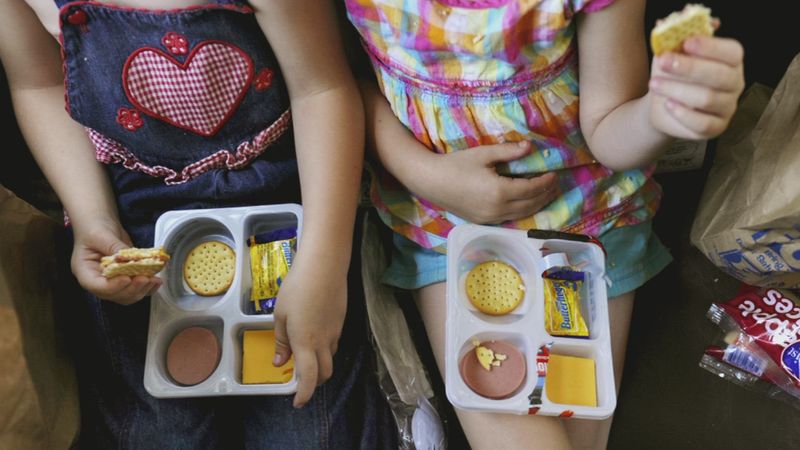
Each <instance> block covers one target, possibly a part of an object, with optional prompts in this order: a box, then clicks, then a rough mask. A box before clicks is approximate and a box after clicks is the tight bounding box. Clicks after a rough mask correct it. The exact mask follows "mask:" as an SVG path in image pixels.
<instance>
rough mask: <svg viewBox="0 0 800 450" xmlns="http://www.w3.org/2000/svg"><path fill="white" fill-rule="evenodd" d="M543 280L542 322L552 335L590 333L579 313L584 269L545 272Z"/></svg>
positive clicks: (585, 334) (573, 335)
mask: <svg viewBox="0 0 800 450" xmlns="http://www.w3.org/2000/svg"><path fill="white" fill-rule="evenodd" d="M542 281H543V284H544V325H545V329H546V330H547V332H548V333H550V335H552V336H568V337H579V338H586V337H589V328H588V327H587V326H586V322H585V321H584V320H583V315H581V291H582V289H583V283H584V273H583V272H579V271H574V270H568V269H565V268H562V269H561V270H557V271H553V272H550V273H546V274H545V275H544V276H543V278H542Z"/></svg>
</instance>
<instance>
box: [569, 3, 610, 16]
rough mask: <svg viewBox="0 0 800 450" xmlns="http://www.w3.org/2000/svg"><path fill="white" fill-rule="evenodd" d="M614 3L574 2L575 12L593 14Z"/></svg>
mask: <svg viewBox="0 0 800 450" xmlns="http://www.w3.org/2000/svg"><path fill="white" fill-rule="evenodd" d="M612 3H614V0H572V8H573V11H574V12H576V13H577V12H585V13H593V12H595V11H600V10H601V9H603V8H605V7H606V6H608V5H610V4H612Z"/></svg>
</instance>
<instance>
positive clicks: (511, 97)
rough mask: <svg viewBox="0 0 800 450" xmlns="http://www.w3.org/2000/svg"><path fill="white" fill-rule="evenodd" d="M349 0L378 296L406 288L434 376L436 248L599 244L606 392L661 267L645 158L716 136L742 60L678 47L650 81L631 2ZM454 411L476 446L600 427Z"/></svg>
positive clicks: (559, 443)
mask: <svg viewBox="0 0 800 450" xmlns="http://www.w3.org/2000/svg"><path fill="white" fill-rule="evenodd" d="M345 3H346V5H347V11H348V14H349V17H350V20H351V22H352V23H353V25H354V26H355V27H356V28H357V29H358V32H359V34H360V35H361V37H362V39H363V42H364V47H365V48H366V50H367V52H368V53H369V55H370V57H371V59H372V63H373V67H374V69H375V73H376V75H377V81H378V87H379V90H378V89H374V88H371V89H370V88H367V90H366V92H367V93H368V94H367V95H365V97H366V105H367V123H368V126H367V135H368V136H371V138H372V139H371V140H372V141H373V142H371V143H369V144H368V145H369V146H370V147H371V148H374V149H375V154H376V157H377V159H378V160H379V162H380V163H381V167H377V168H376V171H375V172H376V174H377V176H376V177H375V178H376V180H375V182H374V183H373V191H372V194H373V195H372V198H373V201H374V203H375V205H376V208H377V209H378V212H379V213H380V215H381V218H382V219H383V221H384V222H385V223H386V224H387V225H388V226H389V227H391V228H392V230H393V231H394V234H393V236H394V242H393V243H394V249H393V254H392V262H391V265H390V266H389V269H388V270H387V272H386V274H385V275H384V281H385V282H387V283H389V284H391V285H393V286H397V287H400V288H405V289H412V290H414V293H415V297H416V300H417V306H418V307H419V308H420V312H421V315H422V319H423V321H424V322H425V327H426V330H427V332H428V337H429V338H430V341H431V345H432V346H433V352H434V355H435V356H436V358H437V361H438V363H439V368H440V369H442V368H443V367H444V361H443V353H444V330H445V317H444V316H445V313H444V311H445V302H444V298H445V287H444V283H443V282H444V279H445V274H446V256H445V253H446V250H447V236H448V233H449V232H450V230H451V229H452V228H453V227H454V226H456V225H458V224H461V223H465V222H476V223H491V224H499V225H500V226H504V227H509V228H516V229H530V228H539V229H550V230H563V231H570V232H575V233H583V234H588V235H592V236H595V237H597V238H598V239H599V240H600V241H601V242H602V243H603V245H604V246H605V248H606V250H607V251H608V258H607V265H606V274H607V275H608V276H609V278H610V279H611V281H612V282H613V284H610V285H609V287H608V297H609V298H610V300H609V311H610V321H611V333H612V336H611V338H612V347H613V353H614V367H615V374H616V380H617V381H619V379H620V376H621V374H622V366H623V362H624V359H625V358H624V356H625V345H626V340H627V334H628V327H629V322H630V317H631V310H632V305H633V294H634V291H635V290H636V289H637V288H638V287H640V286H641V285H642V284H643V283H644V282H645V281H646V280H648V279H649V278H651V277H653V276H654V275H655V274H656V273H658V271H660V270H661V269H662V268H663V267H664V266H665V265H666V264H667V263H668V262H669V261H670V259H671V258H670V255H669V253H668V251H667V250H666V248H664V246H663V245H662V244H661V243H660V242H659V240H658V238H656V237H655V236H654V235H653V233H652V232H651V221H652V218H653V215H654V214H655V212H656V209H657V208H658V203H659V200H660V197H661V190H660V188H659V186H658V185H657V184H656V183H655V182H654V181H653V179H652V173H653V169H654V164H653V161H654V160H655V159H656V158H657V157H658V155H659V152H660V151H661V149H663V148H664V147H665V145H666V144H668V143H669V142H670V140H671V139H672V138H673V137H681V138H688V139H707V138H712V137H714V136H717V135H719V134H720V133H721V132H722V130H723V129H724V128H725V127H726V126H727V124H728V122H729V120H730V118H731V116H732V114H733V112H734V110H735V109H736V99H737V97H738V95H739V94H740V93H741V91H742V87H743V85H744V81H743V75H742V48H741V45H739V43H738V42H736V41H734V40H730V39H720V38H695V39H689V40H687V41H686V43H685V45H684V47H683V50H684V52H682V53H681V54H679V53H668V54H664V55H662V56H660V57H659V58H656V59H655V60H654V63H653V65H652V73H651V74H650V76H649V77H648V73H647V65H648V61H647V53H646V46H645V39H644V35H643V28H644V27H643V17H644V3H645V2H644V1H643V0H638V1H637V0H616V1H615V0H346V2H345ZM648 78H649V88H650V89H649V92H648ZM579 91H580V92H579ZM579 94H580V95H579ZM579 97H580V107H579V106H578V104H579ZM502 175H506V176H502ZM458 413H459V419H460V421H461V424H462V426H463V428H464V431H465V433H466V435H467V438H468V439H469V441H470V444H471V445H472V446H473V448H476V449H477V448H506V449H510V448H534V447H535V446H536V445H539V446H541V447H536V448H545V447H546V448H564V447H568V446H570V445H572V446H575V447H578V448H604V447H605V445H606V440H607V438H608V432H609V428H610V425H611V420H610V419H609V420H606V421H582V420H574V421H571V422H567V423H564V422H561V421H558V420H557V419H555V418H547V417H527V416H513V415H503V414H487V413H476V412H467V411H458ZM533 443H535V444H533Z"/></svg>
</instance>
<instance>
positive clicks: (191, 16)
mask: <svg viewBox="0 0 800 450" xmlns="http://www.w3.org/2000/svg"><path fill="white" fill-rule="evenodd" d="M218 3H222V4H219V5H208V6H206V7H201V8H190V9H185V10H175V11H145V10H131V9H127V8H117V7H112V6H108V5H104V4H100V3H85V2H72V3H67V4H65V5H64V6H63V7H62V8H61V12H60V14H61V21H62V28H61V30H62V42H63V44H62V45H63V53H64V58H65V60H64V76H65V83H66V88H67V108H68V110H69V112H70V114H71V115H72V117H73V118H74V119H75V120H76V121H78V122H80V123H81V124H83V125H85V126H86V127H87V128H90V129H92V130H95V131H97V132H99V133H100V134H102V135H103V136H105V137H107V138H110V139H113V140H114V141H117V142H120V143H122V144H124V145H125V147H126V148H127V150H129V151H130V152H131V153H133V154H134V155H135V156H136V157H137V158H138V159H139V160H140V161H141V162H142V163H144V164H146V165H148V166H163V167H167V168H170V169H173V170H176V171H180V170H181V169H182V168H183V167H186V166H187V165H189V164H192V163H194V162H196V161H199V160H201V159H203V158H206V157H208V156H210V155H213V154H215V153H216V152H218V151H219V150H222V149H225V150H229V151H235V150H236V149H237V148H238V147H239V145H240V144H242V143H245V142H249V141H251V140H252V139H253V138H254V136H255V135H256V134H257V133H258V132H260V131H262V130H263V129H265V128H266V127H268V126H269V125H270V124H272V123H273V122H275V121H276V120H277V119H278V118H279V117H280V116H281V114H283V113H284V112H285V111H286V110H287V109H288V108H289V98H288V94H287V91H286V87H285V83H284V81H283V78H282V75H281V73H280V69H279V67H278V63H277V60H276V59H275V55H274V54H273V52H272V50H271V48H270V46H269V44H268V43H267V41H266V39H265V37H264V34H263V33H262V32H261V29H260V28H259V26H258V23H257V22H256V20H255V17H254V15H253V14H252V13H250V12H248V10H247V9H243V8H242V7H241V6H236V4H238V3H240V2H218ZM225 3H234V5H230V4H225ZM76 12H79V13H81V14H84V17H85V20H84V22H85V23H82V24H78V25H74V24H72V23H70V17H71V16H73V15H74V14H75V13H76ZM168 32H174V33H178V34H181V35H183V36H185V37H186V38H187V40H188V46H189V50H191V49H192V48H196V46H197V44H198V43H201V42H209V41H219V42H224V43H226V44H230V45H233V46H235V47H236V48H238V49H241V51H242V52H243V53H244V54H246V55H248V56H249V58H250V59H251V60H252V63H253V64H252V66H253V70H254V72H256V73H257V72H259V71H260V70H262V69H270V70H271V71H272V72H273V74H274V75H273V79H272V82H271V85H270V87H269V88H268V89H266V90H263V91H258V90H256V89H255V88H252V87H249V88H248V90H247V92H246V94H245V95H244V97H243V99H242V101H241V103H240V104H239V105H238V107H237V108H236V109H235V113H234V114H233V115H232V116H231V117H230V119H229V120H227V122H225V124H224V126H223V127H222V128H221V129H220V130H219V131H218V132H217V133H215V134H213V135H212V136H203V135H200V134H196V133H192V132H189V131H186V130H183V129H181V128H177V127H175V126H173V125H171V124H169V123H167V122H165V121H162V120H158V119H156V118H153V117H150V116H148V115H146V114H144V113H142V114H141V117H142V119H143V122H144V125H143V126H141V128H139V129H137V130H135V131H130V130H127V129H125V128H124V127H123V126H121V125H120V124H119V123H117V111H118V110H119V109H120V108H127V109H135V107H134V105H133V104H132V103H131V101H130V99H129V98H128V97H127V96H126V93H125V89H124V84H123V81H122V80H123V69H124V66H125V64H126V61H128V58H129V57H130V56H131V55H132V54H133V53H134V52H136V51H137V50H140V49H143V48H150V49H155V50H160V51H162V52H163V51H164V46H163V45H162V42H161V41H162V38H163V37H164V36H165V35H166V33H168ZM164 53H166V52H164ZM190 54H191V52H190ZM168 56H170V57H172V58H174V59H175V60H176V61H178V62H181V63H184V62H186V59H187V57H188V55H168ZM106 167H107V169H108V173H109V176H110V179H111V182H112V185H113V186H114V189H115V192H116V194H117V200H118V205H119V208H120V216H121V219H122V222H123V224H124V225H125V227H126V229H127V231H128V233H130V234H131V237H132V239H133V241H134V243H135V244H136V245H139V246H148V245H152V238H153V233H152V227H153V224H154V223H155V220H156V219H157V218H158V216H159V215H160V214H161V213H162V212H164V211H168V210H173V209H188V208H213V207H222V206H242V205H247V204H264V203H281V202H287V201H297V200H298V199H299V189H298V187H297V165H296V159H295V155H294V146H293V142H292V138H291V131H288V132H286V133H285V134H284V136H283V137H282V138H281V139H280V140H279V141H278V142H276V143H274V144H272V145H271V146H270V147H269V148H267V149H266V151H265V152H264V153H263V154H262V155H261V156H260V157H259V158H257V159H256V160H254V161H253V162H252V163H251V164H249V165H248V166H246V167H244V168H242V169H239V170H236V171H228V170H213V171H210V172H206V173H204V174H202V175H200V176H198V177H196V178H193V179H191V180H189V181H187V182H185V183H182V184H177V185H172V186H168V185H166V184H165V183H164V180H163V178H158V177H153V176H150V175H147V174H143V173H141V172H137V171H133V170H129V169H128V168H126V167H124V166H123V165H122V164H110V165H107V166H106Z"/></svg>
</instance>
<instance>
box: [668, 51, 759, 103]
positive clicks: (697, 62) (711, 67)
mask: <svg viewBox="0 0 800 450" xmlns="http://www.w3.org/2000/svg"><path fill="white" fill-rule="evenodd" d="M656 64H657V65H658V67H659V68H660V69H661V70H662V71H664V72H665V73H666V74H668V75H670V76H672V77H673V78H676V79H677V80H678V81H691V82H692V83H694V84H698V85H701V86H707V87H710V88H713V89H715V90H719V91H724V92H735V93H737V94H738V93H739V92H740V91H741V90H742V88H743V87H744V79H743V76H742V72H741V70H738V69H735V68H732V67H730V66H728V65H725V64H723V63H720V62H718V61H713V60H708V59H702V58H694V57H691V56H687V55H681V54H678V53H667V54H664V55H661V56H659V57H658V58H657V59H656ZM666 78H667V77H654V78H653V80H663V79H666Z"/></svg>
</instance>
